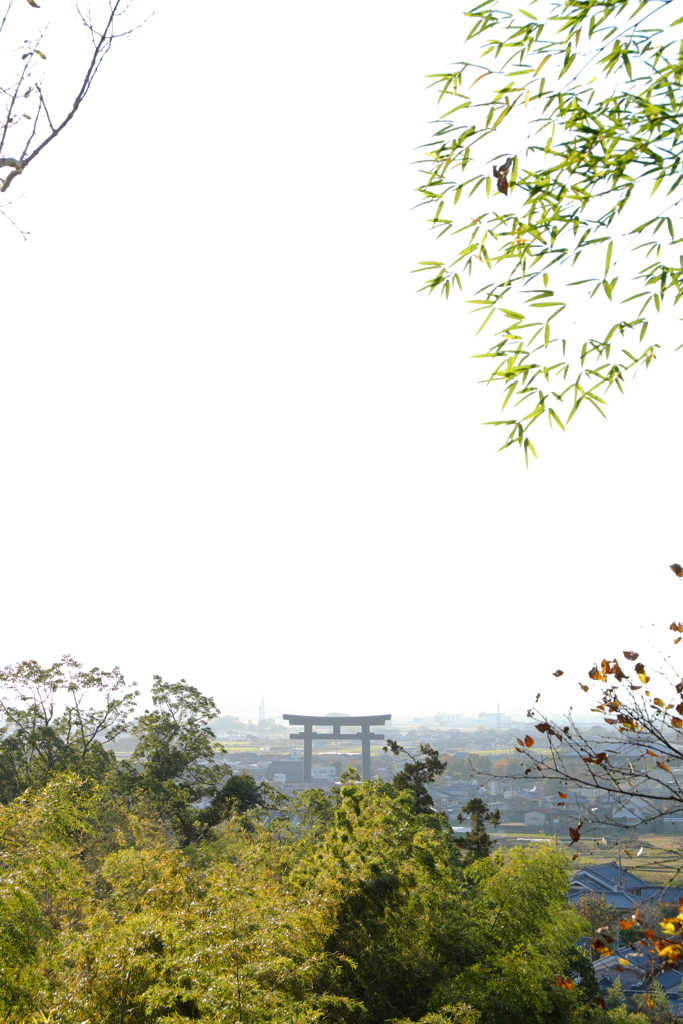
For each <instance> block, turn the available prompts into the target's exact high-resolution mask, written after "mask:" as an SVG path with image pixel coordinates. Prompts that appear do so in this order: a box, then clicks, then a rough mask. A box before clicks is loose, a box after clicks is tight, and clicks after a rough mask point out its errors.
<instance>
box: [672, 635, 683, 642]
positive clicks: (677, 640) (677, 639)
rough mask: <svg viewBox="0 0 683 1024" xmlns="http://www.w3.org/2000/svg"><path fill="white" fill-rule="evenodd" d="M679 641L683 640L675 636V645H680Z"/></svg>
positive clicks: (681, 637)
mask: <svg viewBox="0 0 683 1024" xmlns="http://www.w3.org/2000/svg"><path fill="white" fill-rule="evenodd" d="M681 640H683V636H677V637H676V639H675V640H674V643H675V644H680V642H681Z"/></svg>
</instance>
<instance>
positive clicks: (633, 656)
mask: <svg viewBox="0 0 683 1024" xmlns="http://www.w3.org/2000/svg"><path fill="white" fill-rule="evenodd" d="M623 654H624V657H625V658H626V659H627V661H637V660H638V652H637V651H624V652H623Z"/></svg>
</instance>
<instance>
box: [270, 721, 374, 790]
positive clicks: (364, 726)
mask: <svg viewBox="0 0 683 1024" xmlns="http://www.w3.org/2000/svg"><path fill="white" fill-rule="evenodd" d="M282 717H283V718H284V720H285V721H286V722H289V724H290V725H303V727H304V731H303V732H291V733H290V734H289V738H290V740H303V741H304V783H310V781H311V763H312V759H313V740H329V739H334V738H336V739H340V738H341V739H345V740H360V742H361V751H362V763H363V770H362V773H361V774H362V776H363V778H364V779H369V778H370V775H371V774H372V773H371V768H370V740H383V739H384V736H380V735H379V734H378V733H374V732H370V726H371V725H384V723H385V722H388V721H389V720H390V718H391V715H357V716H355V717H349V718H347V717H346V716H345V715H343V716H342V715H339V716H337V715H283V716H282ZM314 725H327V726H332V732H331V733H329V732H313V726H314ZM348 725H359V726H360V732H355V733H342V732H341V728H342V726H348Z"/></svg>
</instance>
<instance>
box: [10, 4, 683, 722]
mask: <svg viewBox="0 0 683 1024" xmlns="http://www.w3.org/2000/svg"><path fill="white" fill-rule="evenodd" d="M48 4H50V5H55V7H56V6H57V5H56V4H55V0H45V3H44V5H43V8H44V9H45V8H47V7H48ZM60 9H61V5H60ZM55 17H56V15H55ZM462 34H463V29H462V23H461V18H460V15H459V8H458V5H457V4H453V3H452V2H442V0H434V2H432V3H430V4H429V5H416V4H414V3H407V2H396V0H391V2H388V0H372V2H371V3H368V2H367V0H365V2H363V3H360V2H357V0H349V2H347V3H345V4H344V5H334V4H321V3H320V2H312V0H292V2H291V3H288V4H282V3H275V2H273V0H265V2H260V3H251V4H201V5H198V4H189V3H187V2H182V3H181V2H180V0H164V3H163V5H162V6H161V7H160V10H159V11H158V12H157V14H156V16H155V17H154V19H153V20H152V21H151V22H150V23H149V24H148V25H147V26H146V27H145V28H144V29H143V30H142V31H140V32H139V33H138V34H137V35H136V36H134V37H133V38H132V39H130V40H128V41H125V42H123V43H122V44H121V45H120V47H119V48H118V49H117V50H115V51H114V52H113V53H112V55H111V56H110V58H109V60H108V62H107V63H106V64H105V66H104V67H103V70H102V73H101V76H100V78H99V79H98V81H97V82H96V84H95V87H94V88H93V91H92V94H91V95H90V96H89V97H88V99H87V102H86V104H85V106H84V107H83V109H82V111H81V112H80V114H79V116H78V118H77V119H76V120H75V121H74V123H73V124H72V125H71V126H70V128H69V129H68V131H67V132H65V133H64V135H63V136H62V138H61V139H60V140H58V141H57V142H55V143H54V144H53V145H52V146H51V147H50V148H49V149H48V150H47V151H46V153H45V154H44V155H43V157H41V158H40V159H39V160H37V161H36V163H35V164H34V165H33V166H32V167H31V168H30V170H28V171H27V172H26V174H25V175H24V176H23V178H20V179H18V180H17V181H16V182H15V186H13V188H12V191H11V192H10V193H8V196H10V195H12V198H13V199H14V203H13V206H12V209H11V213H12V215H13V216H14V218H15V219H16V220H18V222H19V223H20V224H21V225H22V226H23V227H26V228H29V229H30V231H31V235H30V238H29V240H28V241H27V242H24V241H22V240H21V238H20V236H19V235H18V234H17V233H15V232H13V230H12V229H11V228H10V227H9V226H8V225H6V224H4V223H2V222H0V240H1V245H2V254H3V258H2V277H1V286H0V294H1V295H2V320H1V324H2V344H1V346H0V360H1V374H2V376H1V378H0V379H1V381H2V401H1V402H0V459H1V460H2V483H3V491H4V494H3V500H2V504H1V506H0V516H1V524H2V539H3V542H2V560H1V565H0V573H1V577H0V578H1V580H2V586H1V588H0V624H1V633H0V662H1V663H3V664H4V663H11V662H15V661H17V660H20V659H24V658H35V659H37V660H38V661H41V662H49V661H52V660H56V659H57V658H58V657H59V656H60V655H61V654H62V653H65V652H70V653H72V654H73V655H74V656H75V657H77V658H78V659H79V660H81V661H83V662H85V663H86V664H87V665H92V664H98V665H100V666H101V667H103V668H108V667H111V666H112V665H113V664H119V665H120V666H121V668H122V669H123V671H124V672H125V674H126V676H127V677H129V678H130V679H131V680H137V681H138V682H139V683H140V684H142V685H147V684H149V682H150V681H151V676H152V674H153V673H160V674H162V675H163V676H164V677H165V678H167V679H169V680H175V679H178V678H180V677H185V678H186V679H187V680H188V681H189V682H191V683H193V684H195V685H196V686H198V687H200V689H202V690H204V691H205V692H207V693H210V694H211V695H212V696H214V697H215V698H216V700H217V701H218V703H219V705H220V706H221V708H222V709H223V711H225V712H227V713H236V714H240V715H251V716H252V717H253V716H255V715H256V713H257V709H258V703H259V701H260V699H261V697H262V696H263V697H264V698H265V701H266V710H267V713H268V714H270V715H276V714H280V713H282V712H296V713H324V712H326V711H330V710H339V711H346V712H348V713H363V712H365V713H391V712H393V713H395V714H397V713H401V712H406V711H415V712H416V713H422V714H429V713H432V712H434V711H439V710H444V711H458V710H486V709H488V710H495V706H496V703H497V702H500V703H501V706H502V709H503V710H508V709H512V708H526V707H527V706H529V704H530V703H531V701H532V700H533V697H534V696H535V694H536V692H537V691H538V690H541V691H542V692H543V694H544V698H546V699H545V704H546V706H547V707H548V708H550V709H563V708H565V707H566V706H567V705H568V704H569V703H570V702H571V701H572V700H573V698H574V697H575V695H576V694H577V693H578V687H577V685H576V680H577V678H579V677H580V678H582V679H583V678H585V672H586V670H587V669H588V668H589V667H590V665H592V663H593V661H594V660H595V659H596V658H598V659H599V658H601V657H603V656H607V657H614V656H615V654H616V653H618V652H620V651H621V650H622V649H623V648H624V647H628V648H634V649H636V650H643V651H645V652H646V643H647V636H648V635H649V632H654V634H655V635H656V638H657V639H658V640H660V639H661V643H662V644H663V645H665V649H666V650H668V649H669V646H670V643H671V638H672V636H673V634H671V633H667V627H668V624H669V622H670V621H671V619H672V618H679V617H683V581H681V580H678V579H676V578H675V577H674V575H673V573H671V572H670V570H669V568H668V565H669V563H670V562H672V561H675V560H678V561H682V562H683V536H682V535H681V486H680V482H679V477H680V469H679V464H680V453H679V447H680V445H679V441H680V436H681V408H682V402H681V384H680V381H681V368H682V367H683V363H682V362H681V360H683V353H681V354H679V355H677V356H670V357H669V356H664V355H662V357H661V358H660V359H659V361H658V365H656V366H655V367H654V368H653V369H652V370H651V371H649V372H648V373H646V374H643V375H642V376H641V377H640V378H638V379H637V381H636V382H635V383H634V384H633V385H632V386H631V387H630V388H629V391H628V395H627V398H626V399H621V398H619V397H615V399H614V400H613V402H612V404H611V408H610V419H609V421H608V422H607V423H605V422H604V421H602V420H600V419H599V417H598V416H597V414H595V415H591V414H589V413H586V415H585V417H584V418H583V419H581V418H579V421H578V422H576V423H575V424H572V428H571V429H570V431H569V432H568V433H567V435H566V436H562V435H560V436H558V434H557V432H555V433H554V434H551V433H550V431H548V432H547V436H545V437H544V438H543V443H542V444H541V445H540V452H539V454H540V455H541V459H540V461H539V463H537V464H535V465H533V466H532V467H531V469H530V470H529V471H528V472H527V471H526V470H525V469H524V465H523V462H522V460H521V458H520V457H519V456H518V455H517V454H516V453H514V454H510V453H501V454H497V453H496V451H495V449H496V447H497V445H496V436H495V435H494V431H493V429H492V428H490V427H484V426H481V425H480V424H481V423H482V422H483V421H484V420H487V419H492V418H495V416H496V414H497V410H498V406H497V401H498V399H497V395H495V394H493V393H491V392H487V391H486V390H485V389H484V388H483V387H479V386H477V384H476V381H477V379H478V377H479V375H480V369H481V368H480V364H479V363H478V362H476V361H474V362H473V361H471V360H470V359H469V355H470V354H471V352H472V351H473V348H472V342H471V339H472V336H473V333H474V325H473V321H472V319H471V317H470V315H469V314H468V313H467V312H466V307H465V306H464V305H462V304H458V301H457V300H455V301H453V300H451V301H450V302H449V303H446V302H444V301H442V300H439V299H437V298H436V297H432V298H427V297H426V296H425V295H424V294H416V288H417V285H418V279H417V278H416V277H415V276H411V274H410V271H411V270H412V269H413V267H414V266H415V265H416V263H417V262H418V261H419V260H423V259H429V258H432V257H433V255H434V252H435V243H434V240H433V237H432V236H430V234H429V233H428V231H427V227H426V225H425V224H424V217H425V214H424V212H423V211H419V210H417V211H415V210H413V211H412V212H411V207H412V206H413V204H414V203H415V201H416V200H415V196H414V193H413V191H412V190H413V189H414V187H415V185H416V183H417V172H416V170H415V168H414V167H411V161H412V160H414V159H415V157H416V153H415V147H417V146H418V145H419V144H420V143H422V142H425V141H427V140H428V138H429V136H430V134H431V129H430V128H429V125H428V122H429V120H430V119H432V118H433V117H435V116H436V108H435V96H434V95H433V92H428V91H425V80H424V76H425V75H427V74H429V73H430V72H436V71H441V70H443V69H445V68H446V67H447V66H448V65H449V63H451V62H453V61H455V60H456V59H457V58H458V56H459V54H460V52H461V51H460V49H459V48H460V45H461V43H460V40H461V38H462ZM49 59H50V60H52V61H53V62H55V63H57V61H58V59H59V55H58V54H57V53H50V54H49ZM667 330H668V333H671V332H672V331H677V330H679V327H678V324H677V323H676V322H672V326H671V327H670V328H669V329H667ZM671 347H673V346H671ZM498 443H500V442H498ZM653 623H654V624H655V630H654V631H653V630H651V624H653ZM644 627H645V633H644V632H643V628H644ZM648 631H649V632H648ZM558 666H559V667H562V668H564V669H565V672H566V674H565V676H564V677H563V678H562V679H561V680H555V679H553V677H552V675H551V673H552V671H553V670H554V669H555V668H557V667H558Z"/></svg>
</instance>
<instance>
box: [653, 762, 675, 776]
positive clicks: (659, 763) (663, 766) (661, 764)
mask: <svg viewBox="0 0 683 1024" xmlns="http://www.w3.org/2000/svg"><path fill="white" fill-rule="evenodd" d="M657 767H658V768H663V769H664V771H665V772H668V773H669V775H671V774H672V773H671V769H670V768H669V766H668V764H664V762H663V761H657Z"/></svg>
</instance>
